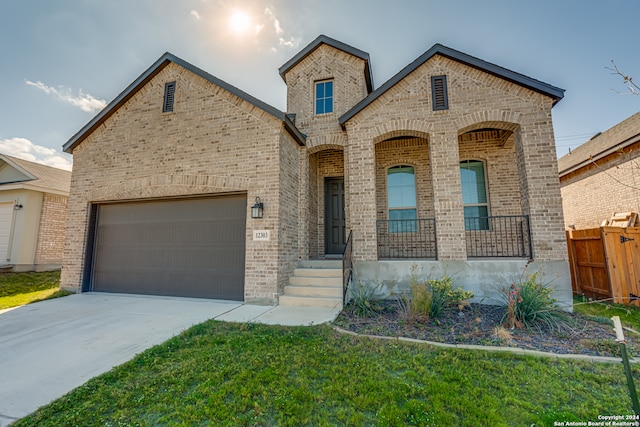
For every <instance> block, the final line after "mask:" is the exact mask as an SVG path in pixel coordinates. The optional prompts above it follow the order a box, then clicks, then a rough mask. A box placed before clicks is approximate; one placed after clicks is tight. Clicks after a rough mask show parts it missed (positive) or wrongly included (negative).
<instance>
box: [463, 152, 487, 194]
mask: <svg viewBox="0 0 640 427" xmlns="http://www.w3.org/2000/svg"><path fill="white" fill-rule="evenodd" d="M460 181H461V184H462V200H463V202H464V204H476V203H487V186H486V182H485V177H484V164H483V163H482V162H478V161H468V162H462V163H460Z"/></svg>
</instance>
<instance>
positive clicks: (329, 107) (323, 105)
mask: <svg viewBox="0 0 640 427" xmlns="http://www.w3.org/2000/svg"><path fill="white" fill-rule="evenodd" d="M326 113H333V80H324V81H321V82H316V114H326Z"/></svg>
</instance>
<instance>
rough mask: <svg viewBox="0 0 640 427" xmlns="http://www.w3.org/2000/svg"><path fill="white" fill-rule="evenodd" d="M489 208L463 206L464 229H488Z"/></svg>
mask: <svg viewBox="0 0 640 427" xmlns="http://www.w3.org/2000/svg"><path fill="white" fill-rule="evenodd" d="M488 216H489V210H488V208H487V207H486V206H465V208H464V225H465V229H466V230H488V229H489V219H488Z"/></svg>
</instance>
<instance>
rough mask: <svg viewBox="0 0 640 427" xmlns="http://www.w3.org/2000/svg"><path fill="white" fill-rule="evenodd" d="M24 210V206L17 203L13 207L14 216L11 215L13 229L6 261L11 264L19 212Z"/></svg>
mask: <svg viewBox="0 0 640 427" xmlns="http://www.w3.org/2000/svg"><path fill="white" fill-rule="evenodd" d="M20 209H22V205H21V204H20V203H18V200H16V201H15V204H14V205H13V215H11V229H10V230H9V245H8V246H7V259H6V261H7V262H9V261H11V257H12V253H11V252H12V250H13V234H14V233H15V229H16V215H17V212H18V210H20Z"/></svg>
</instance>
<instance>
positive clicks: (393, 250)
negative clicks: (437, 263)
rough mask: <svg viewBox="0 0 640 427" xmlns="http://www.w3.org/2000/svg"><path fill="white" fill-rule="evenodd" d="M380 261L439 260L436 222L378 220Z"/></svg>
mask: <svg viewBox="0 0 640 427" xmlns="http://www.w3.org/2000/svg"><path fill="white" fill-rule="evenodd" d="M376 228H377V234H378V259H425V258H427V259H428V258H433V259H435V258H437V256H438V251H437V246H436V220H435V219H432V218H424V219H398V220H378V221H377V223H376Z"/></svg>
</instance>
